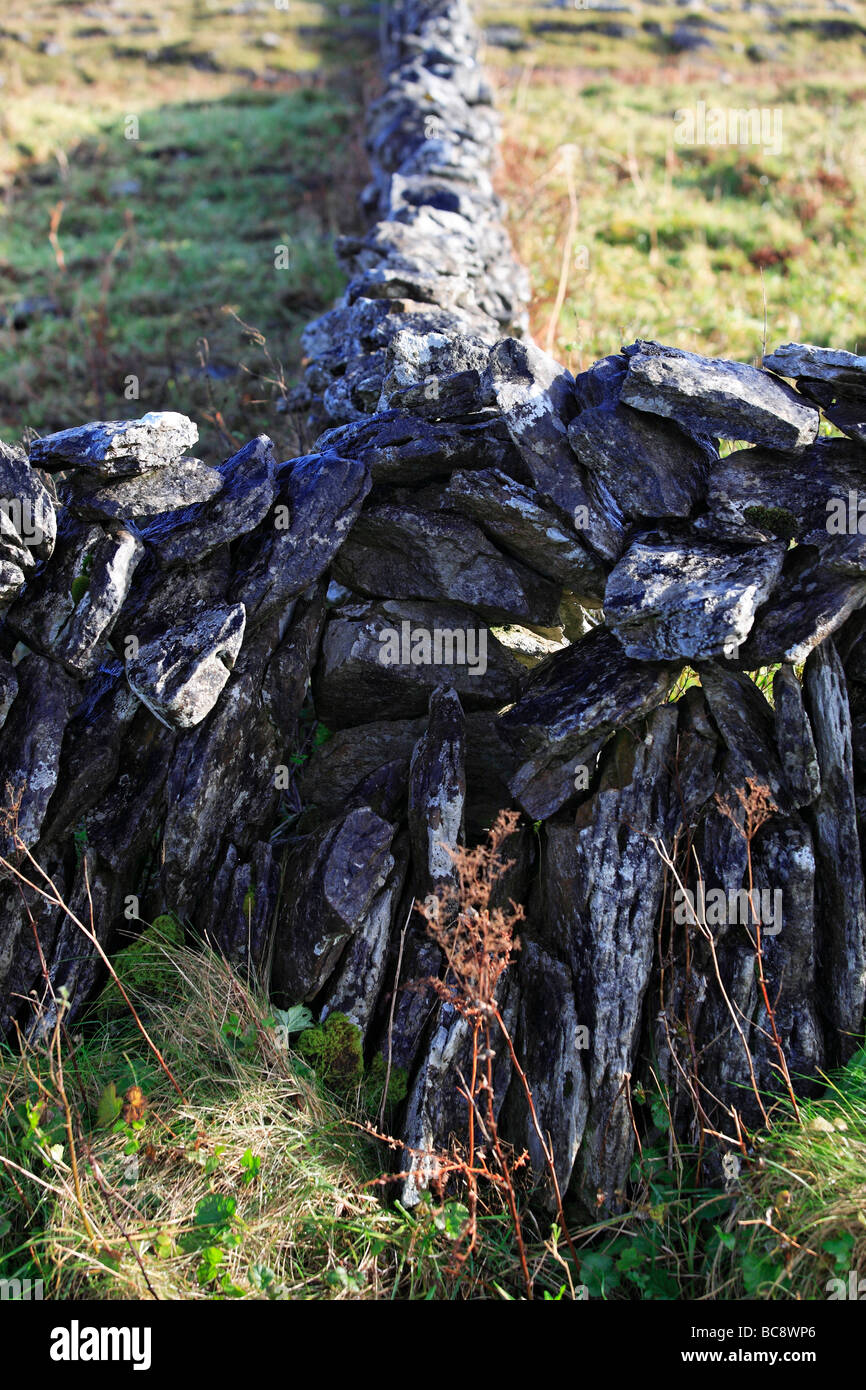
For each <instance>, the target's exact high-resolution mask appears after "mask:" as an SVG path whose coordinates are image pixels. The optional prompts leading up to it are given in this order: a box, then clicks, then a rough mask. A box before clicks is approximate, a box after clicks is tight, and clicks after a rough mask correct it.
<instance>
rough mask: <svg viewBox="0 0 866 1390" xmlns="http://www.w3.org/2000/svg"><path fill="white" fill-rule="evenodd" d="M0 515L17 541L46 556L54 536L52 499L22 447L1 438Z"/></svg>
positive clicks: (41, 558) (54, 525) (25, 547)
mask: <svg viewBox="0 0 866 1390" xmlns="http://www.w3.org/2000/svg"><path fill="white" fill-rule="evenodd" d="M0 517H2V520H3V522H4V539H5V532H6V529H7V525H8V526H11V528H12V534H13V538H14V540H15V541H16V543H17V545H18V546H20V547H21V548H23V549H25V550H27V551H30V552H31V553H32V555H33V557H34V558H35V559H37V560H48V559H50V557H51V553H52V551H53V550H54V543H55V541H56V539H57V516H56V513H55V510H54V502H53V500H52V498H51V496H50V494H49V492H48V489H47V488H46V486H45V484H44V483H43V481H42V479H41V478H40V476H39V474H38V473H37V472H36V471H35V469H33V468H31V467H30V464H29V463H28V462H27V455H26V454H25V453H24V451H23V449H15V448H13V447H12V446H11V445H8V444H3V443H2V442H0Z"/></svg>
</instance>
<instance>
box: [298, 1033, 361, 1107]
mask: <svg viewBox="0 0 866 1390" xmlns="http://www.w3.org/2000/svg"><path fill="white" fill-rule="evenodd" d="M295 1046H296V1049H297V1051H298V1052H299V1053H300V1055H301V1056H302V1057H303V1058H305V1060H306V1061H307V1062H309V1064H310V1066H311V1067H313V1069H314V1070H315V1071H316V1072H318V1074H319V1076H320V1077H321V1079H322V1080H323V1081H324V1082H325V1083H326V1084H327V1085H328V1086H330V1087H331V1088H332V1089H333V1090H335V1091H341V1092H344V1093H346V1092H348V1091H352V1090H354V1089H355V1087H357V1086H359V1085H360V1083H361V1081H362V1080H363V1076H364V1051H363V1047H362V1045H361V1030H360V1028H358V1027H357V1026H356V1025H355V1024H354V1023H352V1021H351V1020H350V1019H348V1018H347V1017H346V1015H345V1014H341V1013H333V1014H328V1017H327V1018H326V1019H325V1020H324V1022H322V1023H317V1024H316V1026H315V1027H314V1028H306V1029H305V1030H304V1032H303V1033H301V1035H300V1037H299V1038H298V1041H297V1043H296V1044H295Z"/></svg>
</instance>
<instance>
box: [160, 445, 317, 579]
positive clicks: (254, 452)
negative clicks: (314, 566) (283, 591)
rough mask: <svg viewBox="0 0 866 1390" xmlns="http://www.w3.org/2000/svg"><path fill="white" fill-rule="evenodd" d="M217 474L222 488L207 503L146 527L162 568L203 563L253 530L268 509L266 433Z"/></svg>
mask: <svg viewBox="0 0 866 1390" xmlns="http://www.w3.org/2000/svg"><path fill="white" fill-rule="evenodd" d="M216 471H217V472H218V473H219V475H220V478H221V480H222V487H221V489H220V491H219V492H218V493H216V494H215V495H214V496H213V497H211V498H210V500H209V501H207V502H199V503H195V504H193V505H192V506H190V507H184V508H182V509H181V510H179V511H173V512H166V513H164V514H163V515H161V516H160V517H158V518H157V519H156V520H155V521H152V522H151V523H150V525H149V526H147V527H146V529H145V531H144V533H143V534H144V536H145V538H146V540H147V541H148V544H149V545H151V546H152V547H153V550H154V552H155V554H156V556H157V559H158V560H159V563H160V565H162V567H163V568H165V569H169V568H171V567H172V566H173V565H182V564H188V563H189V562H190V561H191V560H193V559H195V560H197V561H200V560H202V559H203V558H204V557H205V556H206V555H209V554H210V553H211V552H212V551H213V550H216V549H217V548H218V547H219V546H221V545H225V544H227V543H228V542H230V541H235V540H237V539H238V537H239V536H244V535H246V534H247V532H248V531H253V530H254V529H255V528H256V527H257V526H258V525H259V522H261V521H263V520H264V518H265V517H266V516H267V514H268V512H269V511H270V509H271V504H272V502H273V500H274V446H273V444H272V443H271V441H270V440H269V439H268V437H267V435H264V434H262V435H259V437H258V438H257V439H252V440H250V442H249V444H245V445H244V447H243V448H242V449H239V450H238V452H237V453H236V454H233V455H232V457H231V458H229V459H227V460H226V461H225V463H222V464H220V465H219V468H218V469H217V470H216ZM305 587H306V586H305Z"/></svg>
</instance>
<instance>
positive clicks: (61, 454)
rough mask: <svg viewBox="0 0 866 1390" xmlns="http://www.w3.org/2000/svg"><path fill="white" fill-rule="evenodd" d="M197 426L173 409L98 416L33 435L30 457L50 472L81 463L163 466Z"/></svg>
mask: <svg viewBox="0 0 866 1390" xmlns="http://www.w3.org/2000/svg"><path fill="white" fill-rule="evenodd" d="M197 439H198V426H197V425H195V424H193V422H192V420H190V419H188V418H187V416H186V415H179V414H178V413H177V411H174V410H154V411H150V412H149V413H148V414H147V415H143V416H142V417H141V419H140V420H97V421H94V422H93V423H92V424H89V425H79V426H77V427H76V428H74V429H69V430H61V431H60V433H59V434H48V435H45V436H44V437H43V438H41V439H34V441H33V443H32V444H31V445H30V462H31V463H32V464H35V465H36V466H37V467H39V468H45V469H47V470H48V471H49V472H51V471H56V470H57V469H60V468H81V469H86V470H87V471H89V472H93V473H98V474H100V475H101V476H102V477H106V478H110V477H119V476H122V475H123V474H127V473H144V472H145V470H146V469H148V468H164V467H165V466H166V464H169V463H173V462H174V461H175V459H178V458H180V457H181V455H183V454H185V453H187V452H188V451H189V450H190V449H191V448H192V447H193V445H194V444H195V442H196V440H197Z"/></svg>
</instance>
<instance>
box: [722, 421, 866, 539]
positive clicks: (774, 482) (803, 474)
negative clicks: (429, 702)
mask: <svg viewBox="0 0 866 1390" xmlns="http://www.w3.org/2000/svg"><path fill="white" fill-rule="evenodd" d="M851 491H854V492H858V491H859V492H860V494H861V495H863V496H866V454H864V452H863V450H862V449H860V448H858V447H857V446H856V445H855V444H852V443H850V442H849V441H848V440H847V439H824V438H822V439H816V440H815V442H814V444H811V445H809V447H808V448H806V449H802V450H797V451H796V452H793V453H783V452H779V451H777V450H774V449H765V448H755V449H735V450H734V451H733V453H730V454H728V455H727V457H726V458H720V459H719V460H718V461H717V462H715V463H713V464H712V466H711V467H710V470H709V481H708V484H707V502H706V505H707V513H708V518H709V521H710V524H711V525H713V526H720V527H724V528H726V529H727V532H728V534H730V535H731V536H732V537H733V536H735V535H736V534H738V533H742V535H743V538H744V539H746V540H748V539H751V538H753V539H758V538H759V536H764V537H766V538H768V539H769V538H770V537H772V536H777V537H779V538H781V539H783V540H786V541H787V540H793V539H802V537H803V536H805V535H806V533H807V532H809V531H812V530H814V529H816V528H818V527H826V524H827V520H828V517H829V516H830V513H831V509H832V506H833V503H834V500H836V499H841V500H842V501H843V502H844V503H845V504H846V510H847V503H848V497H849V493H850V492H851Z"/></svg>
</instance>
